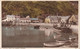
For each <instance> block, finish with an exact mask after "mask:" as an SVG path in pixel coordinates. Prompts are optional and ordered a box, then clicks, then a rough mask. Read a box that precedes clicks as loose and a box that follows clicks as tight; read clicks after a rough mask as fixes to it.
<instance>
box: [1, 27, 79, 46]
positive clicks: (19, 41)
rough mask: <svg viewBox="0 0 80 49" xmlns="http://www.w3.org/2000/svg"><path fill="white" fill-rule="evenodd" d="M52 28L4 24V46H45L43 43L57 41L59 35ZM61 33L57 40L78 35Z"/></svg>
mask: <svg viewBox="0 0 80 49" xmlns="http://www.w3.org/2000/svg"><path fill="white" fill-rule="evenodd" d="M51 30H52V29H46V30H40V29H34V26H3V27H2V47H44V44H43V43H45V42H50V41H51V42H55V40H54V38H55V37H57V36H58V34H57V33H53V31H51ZM60 35H61V36H60V37H61V38H57V39H56V40H64V39H66V40H68V38H69V37H76V36H77V35H75V34H71V33H61V34H60ZM64 41H65V40H64ZM77 42H78V41H77ZM62 47H65V45H63V46H62Z"/></svg>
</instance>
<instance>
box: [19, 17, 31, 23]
mask: <svg viewBox="0 0 80 49" xmlns="http://www.w3.org/2000/svg"><path fill="white" fill-rule="evenodd" d="M20 22H21V23H28V22H31V20H30V19H27V18H20Z"/></svg>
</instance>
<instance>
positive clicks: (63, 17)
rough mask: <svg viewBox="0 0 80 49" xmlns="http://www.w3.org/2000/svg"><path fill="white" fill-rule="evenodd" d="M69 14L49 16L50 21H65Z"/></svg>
mask: <svg viewBox="0 0 80 49" xmlns="http://www.w3.org/2000/svg"><path fill="white" fill-rule="evenodd" d="M69 17H70V16H49V18H50V21H51V23H60V22H61V21H64V22H66V21H67V19H68V18H69Z"/></svg>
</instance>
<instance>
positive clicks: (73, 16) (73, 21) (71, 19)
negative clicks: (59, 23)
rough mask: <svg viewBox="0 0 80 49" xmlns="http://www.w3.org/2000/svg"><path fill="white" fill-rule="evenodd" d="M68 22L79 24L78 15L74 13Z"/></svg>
mask: <svg viewBox="0 0 80 49" xmlns="http://www.w3.org/2000/svg"><path fill="white" fill-rule="evenodd" d="M67 22H68V23H71V24H74V25H76V24H78V15H72V16H70V17H69V18H68V20H67Z"/></svg>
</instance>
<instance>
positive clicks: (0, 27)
mask: <svg viewBox="0 0 80 49" xmlns="http://www.w3.org/2000/svg"><path fill="white" fill-rule="evenodd" d="M1 1H78V2H79V5H78V34H79V33H80V31H79V29H80V25H79V24H80V12H79V11H80V1H79V0H0V35H1V37H0V42H1V43H0V49H80V42H79V41H80V34H79V35H78V39H79V40H78V48H27V47H24V48H23V47H22V48H17V47H16V48H2V46H1V45H2V26H1V20H2V17H1V15H2V13H1V12H2V10H1V9H2V8H1Z"/></svg>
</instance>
